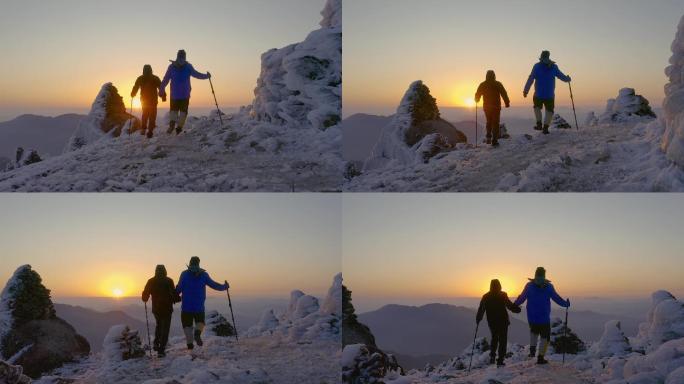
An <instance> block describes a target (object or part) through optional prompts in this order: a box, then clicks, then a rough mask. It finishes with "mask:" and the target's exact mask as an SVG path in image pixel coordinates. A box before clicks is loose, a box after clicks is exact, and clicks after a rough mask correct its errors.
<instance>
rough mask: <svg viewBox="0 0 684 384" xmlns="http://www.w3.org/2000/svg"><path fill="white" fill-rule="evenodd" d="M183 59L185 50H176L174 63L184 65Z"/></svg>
mask: <svg viewBox="0 0 684 384" xmlns="http://www.w3.org/2000/svg"><path fill="white" fill-rule="evenodd" d="M185 58H186V56H185V50H184V49H180V50H178V53H177V54H176V61H177V62H179V63H185Z"/></svg>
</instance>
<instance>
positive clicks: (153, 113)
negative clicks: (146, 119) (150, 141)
mask: <svg viewBox="0 0 684 384" xmlns="http://www.w3.org/2000/svg"><path fill="white" fill-rule="evenodd" d="M147 127H148V128H149V129H150V130H153V129H155V128H157V106H156V105H152V106H150V123H149V124H148V125H147Z"/></svg>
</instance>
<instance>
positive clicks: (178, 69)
mask: <svg viewBox="0 0 684 384" xmlns="http://www.w3.org/2000/svg"><path fill="white" fill-rule="evenodd" d="M190 76H192V77H194V78H197V79H202V80H206V79H208V78H209V76H207V75H205V74H203V73H199V72H197V71H196V70H195V68H194V67H193V66H192V64H190V63H188V62H184V63H183V64H180V63H178V62H175V61H174V62H172V63H171V64H170V65H169V68H168V69H167V70H166V75H164V80H163V81H162V83H161V88H160V94H161V95H166V85H167V84H168V83H169V81H170V82H171V100H188V99H190V91H191V90H192V87H191V86H190Z"/></svg>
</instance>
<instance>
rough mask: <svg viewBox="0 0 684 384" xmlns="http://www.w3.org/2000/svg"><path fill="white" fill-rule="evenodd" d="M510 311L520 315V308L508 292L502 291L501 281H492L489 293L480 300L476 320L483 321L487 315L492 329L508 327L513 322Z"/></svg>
mask: <svg viewBox="0 0 684 384" xmlns="http://www.w3.org/2000/svg"><path fill="white" fill-rule="evenodd" d="M506 309H509V310H510V311H511V312H513V313H520V307H518V306H517V305H515V304H513V303H512V302H511V300H510V299H509V298H508V295H507V294H506V292H503V291H502V290H501V283H499V280H496V279H494V280H492V282H491V284H490V287H489V292H487V293H485V294H484V296H482V300H480V307H479V308H478V309H477V317H476V320H477V322H478V323H479V322H480V321H482V318H483V316H484V314H485V313H486V314H487V324H489V327H490V328H500V327H507V326H508V325H509V324H510V323H511V322H510V320H509V319H508V311H506Z"/></svg>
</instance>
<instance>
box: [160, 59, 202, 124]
mask: <svg viewBox="0 0 684 384" xmlns="http://www.w3.org/2000/svg"><path fill="white" fill-rule="evenodd" d="M169 61H171V64H170V65H169V68H168V69H167V70H166V75H164V80H162V83H161V85H160V86H159V96H161V98H162V101H166V85H167V84H168V83H169V81H170V82H171V112H170V113H169V129H168V130H167V131H166V132H167V133H168V134H171V133H173V130H174V129H175V130H176V134H179V133H181V131H183V126H184V125H185V119H187V117H188V106H189V105H190V91H191V90H192V87H191V86H190V77H191V76H192V77H194V78H196V79H201V80H206V79H209V78H211V73H209V72H207V74H206V75H205V74H203V73H199V72H197V71H196V70H195V68H194V67H193V66H192V64H190V63H188V62H187V61H186V60H185V51H184V50H182V49H181V50H180V51H178V54H177V55H176V60H175V61H174V60H169Z"/></svg>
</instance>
